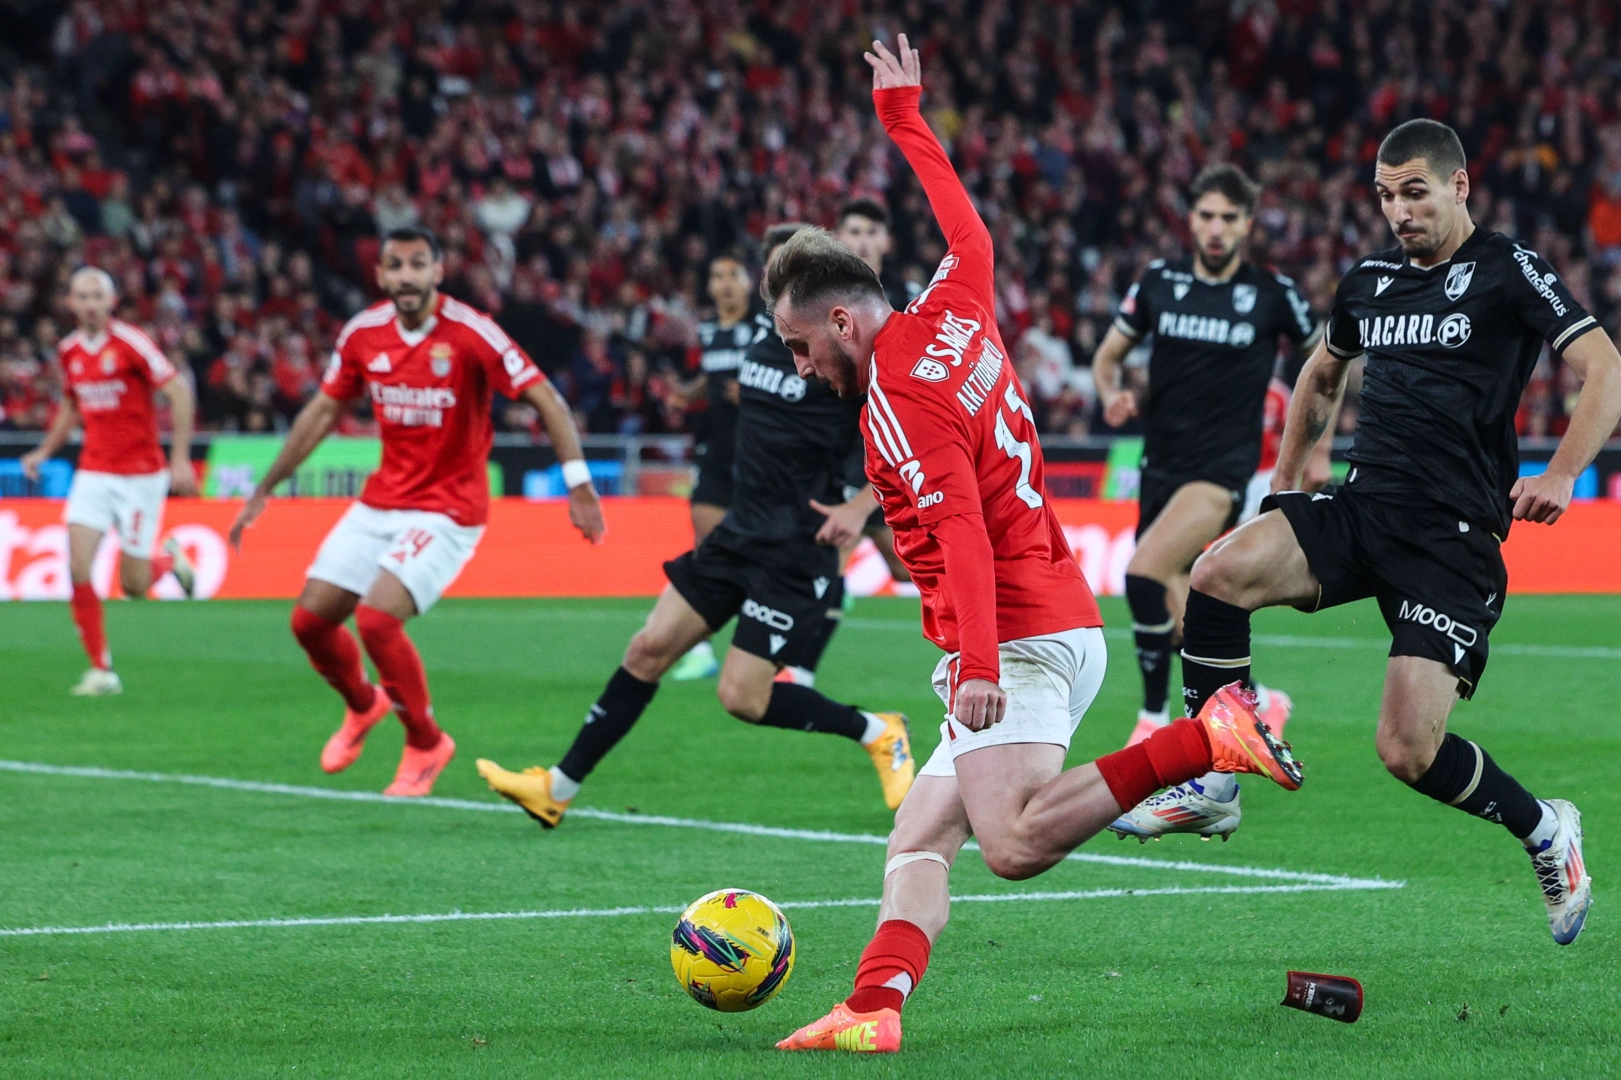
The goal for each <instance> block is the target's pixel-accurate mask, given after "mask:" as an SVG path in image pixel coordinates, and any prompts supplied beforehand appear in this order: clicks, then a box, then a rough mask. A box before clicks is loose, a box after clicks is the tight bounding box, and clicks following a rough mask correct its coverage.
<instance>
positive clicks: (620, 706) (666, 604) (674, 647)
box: [478, 585, 713, 829]
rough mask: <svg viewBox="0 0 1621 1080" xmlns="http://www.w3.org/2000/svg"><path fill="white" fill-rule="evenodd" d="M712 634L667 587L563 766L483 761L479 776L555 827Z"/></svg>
mask: <svg viewBox="0 0 1621 1080" xmlns="http://www.w3.org/2000/svg"><path fill="white" fill-rule="evenodd" d="M711 633H713V631H712V630H711V629H710V628H709V624H708V623H707V622H705V621H704V617H703V616H702V615H700V614H698V612H697V611H696V610H694V609H693V606H692V605H691V604H689V603H687V601H686V598H685V597H683V596H682V595H681V594H680V593H679V592H677V591H676V589H675V586H673V585H666V586H665V587H664V592H662V593H661V594H659V598H658V603H656V604H654V605H653V610H652V612H650V613H649V614H648V616H647V623H646V624H645V625H644V626H643V627H642V628H641V629H640V630H638V631H637V632H636V634H635V636H634V637H632V638H631V639H630V644H629V645H627V646H626V647H625V656H624V660H623V662H622V663H621V664H620V666H619V669H618V670H617V671H615V672H614V673H613V675H612V676H611V677H610V678H609V679H608V685H607V686H606V687H604V688H603V691H602V696H601V697H599V698H597V700H596V702H595V703H594V704H593V705H592V706H591V709H590V711H589V712H588V713H586V717H585V723H584V725H582V726H581V728H580V733H579V734H578V735H576V736H575V737H574V744H573V745H572V746H570V747H569V751H568V753H567V754H565V755H564V756H563V760H562V761H561V762H559V763H558V764H556V765H554V766H552V767H551V768H550V769H545V768H540V767H538V766H537V767H532V768H529V769H526V770H524V771H523V772H522V773H515V772H510V771H508V770H506V769H503V768H501V766H499V765H497V764H496V763H495V762H493V761H490V760H489V759H487V758H480V759H479V760H478V774H479V775H480V776H482V777H483V778H484V779H485V781H486V782H488V783H489V785H490V790H492V791H495V792H497V793H498V794H500V795H502V796H504V797H506V798H508V799H511V800H512V801H513V802H515V803H517V804H518V805H519V806H521V807H523V808H524V810H525V811H526V812H527V813H528V814H529V816H530V817H532V818H534V819H535V820H536V821H538V822H539V823H540V824H541V825H542V826H543V827H545V828H548V829H550V828H552V827H554V826H555V825H556V824H557V823H558V822H559V821H561V820H562V818H563V812H564V811H565V810H566V809H568V804H569V802H570V801H571V800H573V798H574V796H575V795H576V794H578V793H579V790H580V784H581V783H582V782H584V780H585V778H586V777H587V776H589V775H591V770H592V769H595V768H596V766H597V762H599V761H601V760H602V759H603V758H604V757H607V756H608V752H609V751H610V750H612V749H613V748H614V747H615V746H617V745H618V744H619V740H620V739H623V738H624V737H625V735H626V734H627V733H629V731H630V729H631V728H632V727H634V726H635V725H636V721H637V720H639V719H641V715H642V711H643V710H644V709H646V708H647V706H648V703H649V702H651V701H652V700H653V695H654V694H655V693H656V692H657V691H658V688H659V680H660V679H661V678H663V676H664V673H665V672H666V671H668V670H670V667H671V665H673V664H674V663H675V662H676V661H677V660H679V659H680V658H681V656H682V654H684V653H685V652H686V651H687V650H688V649H691V648H692V647H693V645H695V644H697V643H698V642H700V641H704V640H707V639H708V638H709V636H710V634H711Z"/></svg>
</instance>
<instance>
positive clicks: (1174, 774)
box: [1096, 719, 1213, 811]
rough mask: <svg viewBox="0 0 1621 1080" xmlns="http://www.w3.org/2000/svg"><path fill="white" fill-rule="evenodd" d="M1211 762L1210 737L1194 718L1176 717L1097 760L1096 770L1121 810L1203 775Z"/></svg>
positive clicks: (1208, 769) (1128, 808)
mask: <svg viewBox="0 0 1621 1080" xmlns="http://www.w3.org/2000/svg"><path fill="white" fill-rule="evenodd" d="M1212 764H1213V762H1212V760H1211V756H1210V737H1209V736H1208V735H1206V734H1205V730H1204V726H1203V725H1202V724H1200V723H1199V722H1198V721H1197V720H1185V719H1184V720H1177V721H1174V722H1172V723H1170V724H1167V725H1165V726H1164V727H1162V728H1160V729H1159V730H1158V731H1156V732H1154V734H1152V735H1150V736H1149V737H1148V738H1146V739H1144V740H1143V741H1142V742H1140V743H1138V744H1137V745H1136V746H1128V747H1126V748H1125V749H1124V750H1116V751H1115V752H1114V753H1112V754H1105V755H1104V756H1103V757H1100V758H1098V759H1097V762H1096V765H1097V767H1098V772H1100V773H1102V774H1103V782H1104V783H1105V784H1108V785H1109V794H1111V795H1113V796H1114V801H1115V802H1117V803H1119V804H1120V809H1121V811H1126V810H1130V809H1131V808H1132V807H1133V806H1136V805H1137V804H1138V803H1140V802H1142V801H1143V800H1144V799H1146V798H1148V797H1149V796H1150V795H1152V794H1154V792H1156V791H1158V790H1159V789H1160V788H1165V787H1171V786H1172V785H1174V784H1181V783H1184V782H1186V781H1188V780H1192V779H1193V778H1194V777H1196V776H1203V775H1204V774H1205V773H1207V772H1209V771H1210V766H1211V765H1212Z"/></svg>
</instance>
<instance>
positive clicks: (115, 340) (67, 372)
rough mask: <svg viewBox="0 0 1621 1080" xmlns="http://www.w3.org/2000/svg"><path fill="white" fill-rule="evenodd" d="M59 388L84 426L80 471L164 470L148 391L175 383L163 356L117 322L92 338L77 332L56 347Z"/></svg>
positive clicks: (109, 322)
mask: <svg viewBox="0 0 1621 1080" xmlns="http://www.w3.org/2000/svg"><path fill="white" fill-rule="evenodd" d="M56 355H57V359H58V360H59V361H60V362H61V364H62V384H63V387H64V389H65V390H66V392H67V395H68V397H69V398H71V399H72V400H73V402H74V404H75V405H77V406H78V409H79V416H80V419H81V421H82V423H83V424H84V448H83V449H82V450H80V451H79V468H81V469H85V470H88V471H90V472H106V473H120V474H123V475H138V474H141V473H154V472H159V471H161V470H162V469H163V467H164V457H163V447H162V446H160V445H159V444H158V424H157V414H156V413H155V411H154V410H153V408H152V391H153V390H155V389H157V388H158V387H160V386H162V385H163V384H164V383H166V382H168V381H169V380H170V379H172V378H174V377H175V368H174V365H173V364H171V363H169V359H168V357H166V356H164V355H163V350H162V349H159V348H158V347H157V345H155V344H153V342H152V339H151V338H149V337H147V336H146V335H145V334H144V333H142V332H141V331H140V330H139V329H137V328H136V327H134V326H131V325H130V324H129V323H127V322H124V321H123V320H121V319H109V320H107V326H106V328H105V329H103V330H102V332H101V333H100V334H98V335H96V336H95V337H90V336H89V335H87V334H86V333H85V332H84V331H83V330H76V331H74V332H73V333H71V334H69V335H68V336H67V337H65V338H63V339H62V340H61V342H59V343H58V344H57V346H56Z"/></svg>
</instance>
